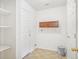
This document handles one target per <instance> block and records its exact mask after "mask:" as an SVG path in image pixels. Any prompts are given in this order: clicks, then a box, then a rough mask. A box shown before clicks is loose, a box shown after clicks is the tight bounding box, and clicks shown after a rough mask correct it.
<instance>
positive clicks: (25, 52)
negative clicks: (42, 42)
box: [21, 49, 34, 58]
mask: <svg viewBox="0 0 79 59" xmlns="http://www.w3.org/2000/svg"><path fill="white" fill-rule="evenodd" d="M33 50H34V49H27V50H26V51H24V52H23V54H22V55H21V57H22V58H23V57H24V56H26V55H27V54H29V53H31V52H32V51H33Z"/></svg>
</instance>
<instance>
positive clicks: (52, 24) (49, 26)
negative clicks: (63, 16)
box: [39, 21, 59, 28]
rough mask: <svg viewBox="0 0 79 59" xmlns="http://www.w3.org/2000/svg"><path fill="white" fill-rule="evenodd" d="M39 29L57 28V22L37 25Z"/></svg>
mask: <svg viewBox="0 0 79 59" xmlns="http://www.w3.org/2000/svg"><path fill="white" fill-rule="evenodd" d="M39 27H40V28H58V27H59V22H58V21H46V22H40V23H39Z"/></svg>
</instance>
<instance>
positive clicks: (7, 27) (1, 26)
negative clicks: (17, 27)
mask: <svg viewBox="0 0 79 59" xmlns="http://www.w3.org/2000/svg"><path fill="white" fill-rule="evenodd" d="M0 28H8V26H0Z"/></svg>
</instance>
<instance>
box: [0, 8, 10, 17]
mask: <svg viewBox="0 0 79 59" xmlns="http://www.w3.org/2000/svg"><path fill="white" fill-rule="evenodd" d="M0 14H1V15H8V14H10V11H8V10H6V9H3V8H0Z"/></svg>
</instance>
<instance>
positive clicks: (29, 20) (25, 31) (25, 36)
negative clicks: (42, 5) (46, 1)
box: [17, 0, 35, 57]
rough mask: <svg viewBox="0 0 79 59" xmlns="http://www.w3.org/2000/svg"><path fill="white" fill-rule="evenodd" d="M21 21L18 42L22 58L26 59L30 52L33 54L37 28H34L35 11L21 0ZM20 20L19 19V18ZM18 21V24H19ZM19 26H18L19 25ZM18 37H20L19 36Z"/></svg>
mask: <svg viewBox="0 0 79 59" xmlns="http://www.w3.org/2000/svg"><path fill="white" fill-rule="evenodd" d="M19 7H20V9H19V10H20V11H19V12H20V15H19V17H20V20H18V21H20V22H19V23H20V24H19V26H20V27H19V29H18V30H19V32H20V33H19V34H20V35H19V36H20V40H19V38H18V41H20V42H17V43H19V45H20V46H21V47H20V48H21V50H19V52H20V54H21V55H20V56H21V57H24V56H25V55H27V54H28V53H29V52H31V51H32V50H33V49H34V42H35V28H34V23H35V21H34V20H35V19H34V18H35V10H34V9H33V8H32V7H31V6H30V5H29V4H28V3H27V2H26V1H25V0H21V2H20V6H19ZM18 19H19V18H18ZM18 21H17V22H18ZM17 25H18V24H17ZM17 36H18V35H17ZM17 46H18V45H17Z"/></svg>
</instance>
